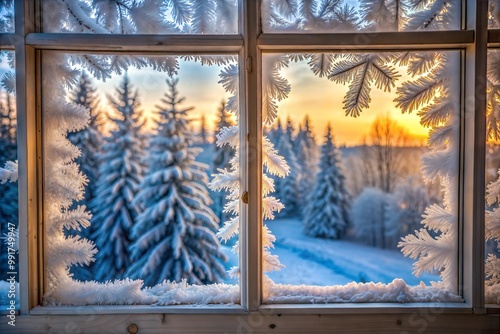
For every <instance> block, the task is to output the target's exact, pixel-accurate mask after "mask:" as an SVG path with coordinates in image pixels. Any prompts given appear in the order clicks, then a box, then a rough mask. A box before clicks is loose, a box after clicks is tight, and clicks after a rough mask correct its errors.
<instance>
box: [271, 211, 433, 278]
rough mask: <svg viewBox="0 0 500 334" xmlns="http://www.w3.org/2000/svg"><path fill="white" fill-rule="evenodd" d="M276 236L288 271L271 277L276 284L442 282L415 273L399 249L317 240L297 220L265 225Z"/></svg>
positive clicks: (275, 221) (279, 253)
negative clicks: (397, 280) (417, 275)
mask: <svg viewBox="0 0 500 334" xmlns="http://www.w3.org/2000/svg"><path fill="white" fill-rule="evenodd" d="M266 224H267V226H268V227H269V229H270V230H271V231H272V233H273V234H274V235H275V236H276V242H275V243H274V246H275V249H274V250H273V251H272V253H273V254H276V255H278V256H279V258H280V261H281V263H282V264H283V265H285V268H283V269H282V270H281V271H278V272H272V273H269V274H268V276H269V278H271V279H272V280H273V281H274V282H276V283H283V284H296V285H299V284H306V285H322V286H326V285H343V284H347V283H349V282H353V281H354V282H358V283H363V282H381V283H390V282H392V281H393V280H394V279H395V278H401V279H403V280H404V281H405V282H406V283H407V284H409V285H418V284H420V282H421V281H423V282H424V283H425V284H427V285H428V284H430V282H431V281H436V282H437V281H439V275H432V274H427V273H426V274H423V275H421V276H420V277H415V276H414V275H413V274H412V265H413V260H412V259H409V258H407V257H405V256H404V255H403V254H402V253H401V252H400V251H398V250H383V249H380V248H374V247H369V246H364V245H361V244H358V243H355V242H351V241H344V240H329V239H317V238H312V237H308V236H306V235H304V234H303V233H302V224H301V222H300V221H299V220H298V219H277V220H273V221H269V222H266Z"/></svg>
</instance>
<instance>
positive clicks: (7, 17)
mask: <svg viewBox="0 0 500 334" xmlns="http://www.w3.org/2000/svg"><path fill="white" fill-rule="evenodd" d="M2 32H11V33H13V32H14V1H13V0H1V1H0V33H2Z"/></svg>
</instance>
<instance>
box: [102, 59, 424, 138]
mask: <svg viewBox="0 0 500 334" xmlns="http://www.w3.org/2000/svg"><path fill="white" fill-rule="evenodd" d="M220 69H221V68H220V67H218V66H202V65H201V64H200V63H196V62H193V61H189V62H188V61H182V62H181V64H180V69H179V74H178V76H179V78H180V81H179V85H178V89H179V92H180V95H181V96H184V97H185V98H186V100H185V102H184V103H183V105H182V106H184V107H191V106H192V107H195V109H194V110H193V111H192V112H191V118H193V119H194V120H195V121H194V122H193V124H194V127H195V129H198V128H199V122H198V121H197V120H198V119H199V117H200V115H201V114H202V113H203V114H205V117H206V119H207V126H208V127H209V130H210V131H213V127H214V124H215V121H216V117H217V114H216V111H217V108H218V107H219V104H220V101H221V100H222V99H226V100H227V99H228V97H229V96H230V95H229V94H228V93H227V92H225V90H224V88H223V87H222V85H220V84H218V81H219V80H220V78H219V73H220ZM281 73H282V75H283V76H284V77H285V78H287V79H288V80H289V82H290V84H291V86H292V91H291V93H290V95H289V97H288V98H287V99H285V100H283V101H280V102H279V104H278V106H279V116H280V117H281V118H282V120H285V119H286V117H287V115H290V116H291V117H292V120H293V121H294V123H295V124H296V125H297V124H298V123H299V122H302V120H303V119H304V117H305V115H306V114H308V115H309V116H310V117H311V120H312V128H313V130H314V132H315V135H316V138H317V139H318V141H321V140H322V136H323V134H324V131H325V128H326V124H327V123H328V122H330V123H331V125H332V128H333V131H334V136H335V141H336V143H337V145H345V146H355V145H358V144H360V143H361V142H362V138H363V136H365V135H367V134H368V132H369V127H370V124H371V123H372V122H373V120H374V119H375V118H376V117H377V116H378V115H382V114H389V115H390V116H391V117H392V118H394V119H395V120H397V122H398V123H399V124H400V125H402V126H404V127H405V128H406V129H407V130H408V132H409V133H410V135H411V136H412V137H413V139H414V142H415V143H418V144H425V139H426V138H427V136H428V129H426V128H424V127H422V126H421V125H420V119H419V117H418V116H417V115H416V114H401V111H400V110H398V109H397V108H396V105H395V103H394V102H393V100H394V98H395V97H396V89H392V91H391V92H384V91H382V90H379V89H377V88H375V87H372V93H371V99H372V101H371V103H370V108H369V109H367V110H365V111H363V113H362V114H361V116H360V117H357V118H353V117H350V116H345V114H344V110H343V109H342V101H343V99H344V95H345V93H346V91H347V89H348V87H347V85H341V84H335V83H333V82H331V81H329V80H328V79H326V78H324V77H323V78H319V77H317V76H315V75H314V74H313V73H312V71H311V70H310V69H309V66H308V65H307V63H306V62H300V63H290V66H289V68H286V69H283V70H282V72H281ZM129 76H130V78H131V82H132V84H133V86H134V87H136V88H138V89H139V94H140V99H141V105H142V110H144V111H145V114H146V115H148V116H151V115H154V111H155V110H156V108H155V105H157V104H158V103H159V100H160V98H162V96H163V93H164V92H165V90H166V83H165V79H166V78H167V75H166V74H165V73H160V72H155V71H153V70H150V69H140V70H138V69H135V68H132V69H130V70H129ZM407 79H408V78H405V77H401V78H399V80H398V82H397V84H396V86H399V85H400V84H401V83H402V82H403V81H404V80H407ZM120 80H121V76H117V75H114V76H113V77H112V78H111V79H108V80H107V81H106V82H96V84H97V86H98V92H99V95H100V100H101V107H102V108H107V107H106V103H102V102H105V101H107V99H106V97H105V95H106V94H109V93H112V94H114V89H115V87H117V86H118V85H119V82H120Z"/></svg>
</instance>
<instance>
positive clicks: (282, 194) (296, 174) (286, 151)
mask: <svg viewBox="0 0 500 334" xmlns="http://www.w3.org/2000/svg"><path fill="white" fill-rule="evenodd" d="M292 131H293V127H292V126H291V121H288V120H287V129H286V132H285V133H284V135H283V136H282V137H281V139H280V141H279V144H278V146H277V148H276V149H277V151H278V154H279V155H280V156H282V157H283V159H285V161H286V162H287V163H288V166H289V167H290V173H289V174H288V175H287V176H286V177H284V178H280V177H274V182H275V191H276V195H277V197H278V198H279V199H280V201H281V203H283V205H284V208H283V210H281V211H280V212H279V215H280V216H281V217H286V216H290V215H293V214H295V213H297V210H298V209H299V183H300V165H299V163H298V162H297V157H296V156H295V152H294V150H293V147H292V141H291V138H292V137H291V133H292Z"/></svg>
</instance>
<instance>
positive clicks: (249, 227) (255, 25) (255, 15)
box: [240, 0, 262, 311]
mask: <svg viewBox="0 0 500 334" xmlns="http://www.w3.org/2000/svg"><path fill="white" fill-rule="evenodd" d="M242 12H243V13H242V18H243V20H242V25H241V31H242V33H243V36H244V40H245V48H244V51H243V57H244V58H243V59H240V71H241V73H242V78H243V80H242V85H243V87H242V89H241V92H242V95H240V96H241V98H242V100H241V101H245V102H244V103H242V106H244V107H243V108H242V109H243V110H242V117H241V127H240V129H241V130H242V134H241V138H242V139H241V142H242V146H243V145H244V147H242V150H241V158H242V161H241V162H242V173H243V174H241V175H243V177H242V179H243V180H242V187H241V188H242V192H245V191H246V192H247V193H248V203H247V204H246V205H245V204H242V205H243V206H245V207H244V208H243V209H244V210H242V218H243V219H242V220H241V226H240V228H241V232H242V233H241V239H240V240H241V250H242V254H241V257H242V264H243V265H242V281H241V287H242V292H243V293H242V297H243V298H242V305H243V306H244V307H245V308H246V309H248V310H250V311H255V310H257V309H258V307H259V306H260V303H261V295H262V291H261V288H262V284H261V283H262V282H261V281H262V269H261V268H262V261H261V259H262V241H261V231H262V203H261V198H262V196H261V193H262V189H261V180H262V145H261V138H262V124H261V119H262V118H261V97H260V95H261V93H260V77H261V73H260V68H261V65H260V51H259V50H258V48H257V36H258V33H259V31H260V25H259V17H260V1H251V0H248V1H243V4H242ZM243 213H245V214H244V215H243Z"/></svg>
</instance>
